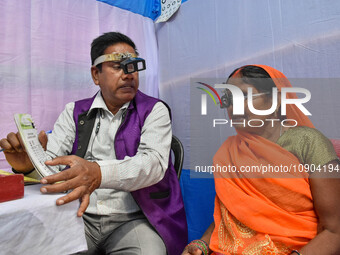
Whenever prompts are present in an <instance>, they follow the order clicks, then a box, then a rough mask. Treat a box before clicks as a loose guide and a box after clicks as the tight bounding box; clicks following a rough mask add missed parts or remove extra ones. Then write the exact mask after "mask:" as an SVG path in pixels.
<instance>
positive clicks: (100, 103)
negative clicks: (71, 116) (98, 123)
mask: <svg viewBox="0 0 340 255" xmlns="http://www.w3.org/2000/svg"><path fill="white" fill-rule="evenodd" d="M129 105H130V102H127V103H125V104H124V105H123V106H122V107H120V109H119V110H118V112H117V113H116V114H118V113H119V112H122V111H124V110H126V109H127V108H128V107H129ZM93 109H103V110H104V111H107V112H110V111H109V109H108V108H107V106H106V104H105V101H104V98H103V96H102V93H101V91H100V90H99V91H98V92H97V95H96V97H95V98H94V100H93V103H92V105H91V107H90V109H89V111H88V113H87V115H88V114H89V113H90V112H92V110H93ZM110 113H111V112H110Z"/></svg>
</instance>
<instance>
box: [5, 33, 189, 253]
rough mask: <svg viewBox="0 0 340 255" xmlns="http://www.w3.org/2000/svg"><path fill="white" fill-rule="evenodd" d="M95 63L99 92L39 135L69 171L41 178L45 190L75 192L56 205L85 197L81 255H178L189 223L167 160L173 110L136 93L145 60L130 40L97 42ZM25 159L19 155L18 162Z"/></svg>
mask: <svg viewBox="0 0 340 255" xmlns="http://www.w3.org/2000/svg"><path fill="white" fill-rule="evenodd" d="M91 60H92V67H91V75H92V79H93V81H94V83H95V85H97V86H99V88H100V90H99V92H98V93H97V94H96V95H94V96H93V97H92V98H87V99H83V100H80V101H77V102H75V103H69V104H67V105H66V107H65V110H64V111H63V112H62V113H61V115H60V116H59V118H58V120H57V122H56V123H55V125H54V129H53V132H52V133H51V134H50V135H49V137H48V141H47V137H46V134H45V133H44V132H41V133H40V134H39V139H40V141H45V142H41V143H42V145H43V147H44V146H46V147H47V149H46V153H47V154H48V155H49V156H50V157H51V160H49V161H46V164H47V165H50V166H54V167H56V168H58V169H59V170H62V169H63V168H64V166H65V165H67V166H69V168H68V169H66V170H64V171H61V172H60V173H58V174H55V175H50V176H47V177H45V178H43V179H42V181H41V182H42V183H43V184H51V185H47V186H43V187H42V189H41V191H42V192H43V193H56V192H63V191H67V190H71V192H70V193H68V194H67V195H65V196H63V197H61V198H59V199H58V200H57V205H62V204H66V203H68V202H70V201H73V200H76V199H80V202H81V203H80V207H79V210H78V214H77V215H78V216H79V217H80V216H83V219H84V224H85V232H86V240H87V244H88V251H84V252H81V253H79V254H151V255H152V254H155V255H162V254H164V255H165V254H168V255H177V254H180V253H181V251H182V250H183V248H184V246H185V245H186V243H187V224H186V219H185V212H184V205H183V200H182V197H181V192H180V188H179V183H178V180H177V175H176V172H175V170H174V167H173V165H172V162H171V160H170V144H171V139H172V131H171V120H170V110H169V109H168V107H167V106H166V104H165V103H163V102H162V101H160V100H159V99H156V98H153V97H150V96H147V95H145V94H143V93H142V92H140V91H139V90H138V86H139V78H138V72H139V71H142V70H145V68H146V65H145V60H144V59H142V58H139V57H138V52H137V50H136V46H135V44H134V43H133V41H132V40H131V39H130V38H128V37H127V36H125V35H123V34H121V33H117V32H111V33H106V34H103V35H102V36H99V37H98V38H96V39H95V40H94V41H93V42H92V45H91ZM16 140H18V143H20V142H19V138H17V139H16ZM46 141H47V142H46ZM46 143H47V144H46ZM14 154H15V153H14ZM66 155H71V156H66ZM15 156H16V155H12V158H15ZM21 159H22V155H21V156H19V155H18V156H17V157H16V162H17V161H19V160H21ZM10 161H11V160H8V162H9V163H10V164H11V165H12V166H13V168H15V165H16V162H14V161H13V162H10ZM25 162H30V161H29V160H28V159H27V160H25V161H24V162H21V163H22V164H21V165H20V167H19V169H16V170H17V171H20V172H24V173H25V172H30V170H31V169H32V165H30V164H28V163H25ZM17 166H18V164H17Z"/></svg>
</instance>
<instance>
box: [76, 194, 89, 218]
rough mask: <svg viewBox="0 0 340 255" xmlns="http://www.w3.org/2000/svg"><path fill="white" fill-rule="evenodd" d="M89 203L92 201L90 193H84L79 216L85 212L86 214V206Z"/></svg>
mask: <svg viewBox="0 0 340 255" xmlns="http://www.w3.org/2000/svg"><path fill="white" fill-rule="evenodd" d="M89 203H90V195H89V194H85V195H83V197H82V198H81V204H80V206H79V209H78V213H77V216H78V217H81V216H83V214H84V212H85V210H86V208H87V207H88V205H89Z"/></svg>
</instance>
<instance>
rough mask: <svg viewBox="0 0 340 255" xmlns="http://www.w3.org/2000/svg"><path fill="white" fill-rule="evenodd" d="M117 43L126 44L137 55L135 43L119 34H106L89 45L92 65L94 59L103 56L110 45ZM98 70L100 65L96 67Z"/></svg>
mask: <svg viewBox="0 0 340 255" xmlns="http://www.w3.org/2000/svg"><path fill="white" fill-rule="evenodd" d="M117 43H126V44H128V45H130V46H131V47H132V48H133V49H134V50H135V52H136V54H137V55H138V51H137V48H136V45H135V43H134V42H133V41H132V40H131V39H130V38H129V37H128V36H126V35H124V34H122V33H119V32H108V33H104V34H102V35H101V36H99V37H97V38H96V39H94V40H93V41H92V43H91V62H92V65H93V64H94V61H95V60H96V58H98V57H99V56H101V55H103V54H104V51H105V50H106V49H107V48H108V47H110V46H111V45H114V44H117ZM97 67H98V69H99V70H100V71H101V67H102V65H101V64H99V65H97Z"/></svg>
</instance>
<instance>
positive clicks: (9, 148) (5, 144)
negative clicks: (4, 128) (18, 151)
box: [0, 138, 15, 152]
mask: <svg viewBox="0 0 340 255" xmlns="http://www.w3.org/2000/svg"><path fill="white" fill-rule="evenodd" d="M0 147H1V148H3V149H4V150H5V152H15V149H14V148H13V147H12V145H11V144H10V143H9V142H8V140H7V139H5V138H3V139H1V140H0Z"/></svg>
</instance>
